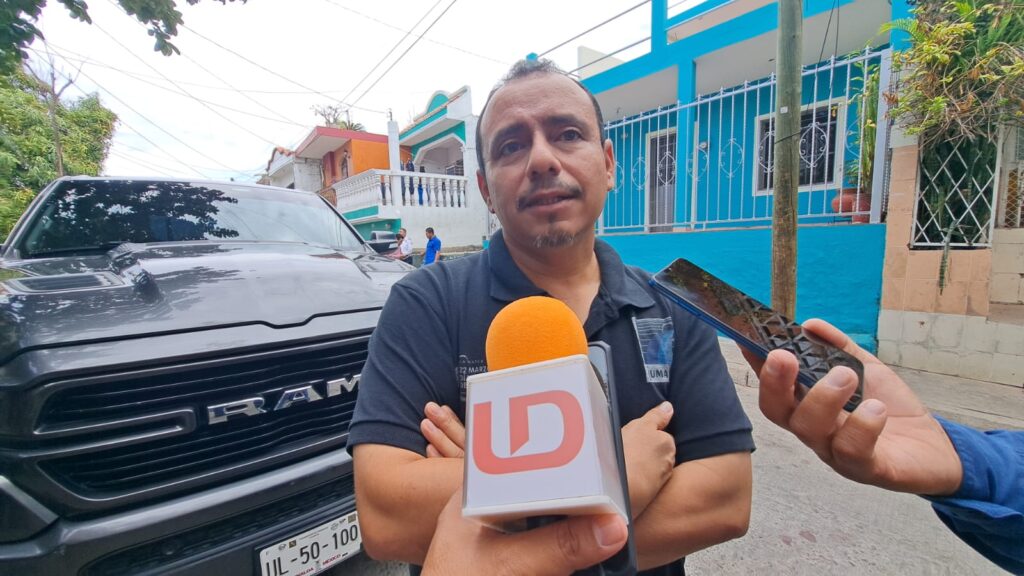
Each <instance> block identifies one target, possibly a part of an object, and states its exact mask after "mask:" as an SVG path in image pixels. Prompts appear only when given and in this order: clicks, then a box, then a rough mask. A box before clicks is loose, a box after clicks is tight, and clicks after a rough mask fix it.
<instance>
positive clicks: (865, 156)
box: [832, 61, 879, 223]
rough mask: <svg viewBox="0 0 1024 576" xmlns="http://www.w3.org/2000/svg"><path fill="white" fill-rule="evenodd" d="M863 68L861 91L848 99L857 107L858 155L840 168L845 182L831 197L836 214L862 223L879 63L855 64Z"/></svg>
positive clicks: (868, 203)
mask: <svg viewBox="0 0 1024 576" xmlns="http://www.w3.org/2000/svg"><path fill="white" fill-rule="evenodd" d="M855 67H856V68H859V69H860V70H862V71H863V74H862V75H861V77H860V78H859V80H860V83H861V86H862V88H861V91H860V93H859V94H856V95H854V96H852V97H851V98H850V102H849V103H850V104H851V105H856V107H857V132H856V134H855V137H856V139H857V142H858V144H860V155H859V156H858V157H856V158H852V159H850V160H849V161H847V162H846V165H845V166H844V167H843V173H844V179H843V182H844V184H846V186H845V187H843V189H842V190H840V191H839V193H838V194H836V196H835V198H833V199H832V211H833V212H835V213H837V214H850V213H853V212H857V214H853V217H852V221H853V222H856V223H865V222H868V221H869V220H870V216H869V215H868V214H865V212H867V211H868V210H870V209H871V180H872V178H873V176H874V166H875V134H876V132H877V130H878V120H877V118H878V80H879V77H878V64H875V63H869V62H866V61H864V62H859V63H857V64H856V65H855Z"/></svg>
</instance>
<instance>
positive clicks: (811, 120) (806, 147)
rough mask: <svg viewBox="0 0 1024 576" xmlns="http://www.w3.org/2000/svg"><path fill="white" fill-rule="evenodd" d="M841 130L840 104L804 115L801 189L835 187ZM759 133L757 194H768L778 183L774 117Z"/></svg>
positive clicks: (761, 124) (765, 120)
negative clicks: (824, 186) (818, 186)
mask: <svg viewBox="0 0 1024 576" xmlns="http://www.w3.org/2000/svg"><path fill="white" fill-rule="evenodd" d="M839 128H840V127H839V105H838V104H832V105H822V106H816V107H814V108H810V109H808V110H805V111H804V112H803V113H802V114H800V182H799V185H800V186H817V185H831V184H834V183H835V179H836V154H837V153H838V152H839V150H838V142H839V134H838V132H839ZM757 131H758V132H757V142H758V148H757V175H756V182H757V191H758V192H768V191H770V190H771V189H772V186H773V183H774V178H773V174H772V172H773V170H774V163H775V118H774V115H772V116H767V117H764V118H762V119H761V120H760V121H759V122H758V126H757Z"/></svg>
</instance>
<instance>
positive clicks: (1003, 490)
mask: <svg viewBox="0 0 1024 576" xmlns="http://www.w3.org/2000/svg"><path fill="white" fill-rule="evenodd" d="M804 329H805V330H809V331H810V332H812V333H814V334H815V335H816V336H818V337H819V338H821V339H822V340H825V341H826V342H829V343H830V344H832V345H834V346H836V347H838V348H841V349H843V350H845V351H846V352H849V353H850V354H853V355H854V356H856V357H857V358H858V359H860V361H861V362H863V363H864V401H863V402H862V403H861V404H860V406H858V407H857V409H856V410H854V411H853V412H852V413H846V412H844V411H843V405H844V404H845V403H846V402H847V400H849V399H850V396H851V395H852V394H853V392H854V390H855V389H856V387H857V376H856V375H855V374H854V372H853V371H852V370H850V369H848V368H844V367H840V368H835V369H833V370H832V371H831V372H829V373H828V374H827V375H826V376H825V377H824V378H822V379H821V380H820V381H819V382H818V383H817V384H816V385H815V386H814V387H813V388H811V390H810V391H809V392H808V393H807V395H806V396H805V397H804V398H803V400H797V398H796V396H795V395H794V391H795V390H794V386H795V385H796V375H797V370H798V364H797V359H796V357H795V356H793V355H792V354H790V353H789V352H785V351H782V350H776V351H773V352H771V353H770V354H769V355H768V357H767V359H765V360H763V361H762V360H761V359H759V358H757V357H756V356H754V355H753V354H750V353H748V352H746V351H744V355H745V356H746V357H747V361H748V362H750V364H751V366H752V367H753V368H754V370H755V371H757V372H758V373H759V377H760V380H761V385H760V390H759V401H760V406H761V411H762V412H763V413H764V415H765V416H766V417H767V418H768V419H769V420H771V421H772V422H774V423H775V424H777V425H779V426H781V427H782V428H785V429H786V430H789V431H790V432H792V433H793V434H794V435H795V436H796V437H797V438H799V439H800V440H801V441H802V442H803V443H804V444H806V445H807V446H808V447H810V448H811V449H812V450H814V453H815V454H817V455H818V458H820V459H821V460H822V461H823V462H825V463H826V464H828V465H829V466H831V467H832V469H834V470H835V471H836V472H838V473H839V474H841V475H843V476H845V477H847V478H849V479H851V480H855V481H857V482H860V483H863V484H871V485H874V486H879V487H882V488H886V489H889V490H895V491H898V492H909V493H912V494H919V495H921V496H924V497H925V498H927V499H928V500H929V501H931V503H932V508H933V509H934V510H935V513H936V514H938V516H939V518H940V519H941V520H942V522H943V523H945V524H946V526H947V527H949V529H950V530H952V531H953V532H954V533H955V534H956V535H957V536H958V537H960V538H961V539H962V540H963V541H964V542H966V543H967V544H969V545H970V546H971V547H972V548H974V549H975V550H977V551H978V552H980V553H981V554H982V555H983V556H985V557H986V558H988V559H989V560H991V561H992V562H994V563H995V564H997V565H999V566H1000V567H1001V568H1003V569H1005V570H1009V571H1010V572H1012V573H1014V574H1024V431H1005V430H1002V431H998V430H997V431H988V432H983V431H980V430H975V429H973V428H970V427H968V426H963V425H961V424H956V423H954V422H950V421H948V420H945V419H943V418H940V417H937V416H934V415H932V414H931V413H930V412H929V411H928V409H927V408H925V406H924V405H923V404H921V401H920V400H919V399H918V398H917V396H916V395H915V394H914V392H913V391H912V390H911V389H910V387H909V386H907V384H906V383H904V382H903V380H902V379H900V377H899V376H897V375H896V373H895V372H893V371H892V370H891V369H889V367H888V366H886V365H885V364H883V363H882V362H881V361H879V360H878V359H877V358H875V357H874V356H872V355H871V354H869V353H868V352H866V351H864V350H863V349H861V348H860V347H859V346H857V345H856V344H854V343H853V341H852V340H850V338H849V337H847V336H846V335H845V334H843V333H842V332H841V331H839V330H838V329H837V328H835V327H833V326H831V325H830V324H828V323H827V322H824V321H822V320H808V321H807V322H806V323H805V324H804Z"/></svg>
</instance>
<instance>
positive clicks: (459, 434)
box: [420, 402, 466, 458]
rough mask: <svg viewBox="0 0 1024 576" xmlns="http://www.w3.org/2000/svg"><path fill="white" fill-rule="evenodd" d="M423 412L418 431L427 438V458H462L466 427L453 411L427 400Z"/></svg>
mask: <svg viewBox="0 0 1024 576" xmlns="http://www.w3.org/2000/svg"><path fill="white" fill-rule="evenodd" d="M423 413H424V415H425V416H426V418H424V419H423V421H422V422H420V432H421V433H422V434H423V437H424V438H426V440H427V458H464V457H465V456H466V427H465V426H463V425H462V421H461V420H459V417H458V416H456V415H455V411H453V410H452V409H451V408H449V407H447V406H438V405H437V404H436V403H435V402H427V405H426V407H424V409H423Z"/></svg>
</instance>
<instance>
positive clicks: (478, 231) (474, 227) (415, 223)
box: [397, 191, 487, 253]
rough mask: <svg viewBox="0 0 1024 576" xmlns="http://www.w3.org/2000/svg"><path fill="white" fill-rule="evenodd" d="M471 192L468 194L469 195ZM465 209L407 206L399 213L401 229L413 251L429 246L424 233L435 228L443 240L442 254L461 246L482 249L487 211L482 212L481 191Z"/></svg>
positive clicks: (485, 232)
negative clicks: (405, 231) (410, 243)
mask: <svg viewBox="0 0 1024 576" xmlns="http://www.w3.org/2000/svg"><path fill="white" fill-rule="evenodd" d="M469 194H470V192H468V191H467V196H468V195H469ZM476 194H477V197H476V198H473V199H472V200H474V201H473V202H472V203H471V202H470V199H468V198H467V200H466V203H467V204H469V206H467V207H465V208H434V207H425V206H416V207H411V206H410V207H405V208H400V209H398V210H397V213H398V216H399V217H400V218H401V219H402V227H403V228H405V229H406V230H407V231H408V232H409V239H410V240H412V245H413V249H415V250H420V251H422V250H423V249H424V247H426V245H427V237H426V235H425V234H424V230H425V229H426V228H427V226H433V227H434V232H435V233H436V234H437V236H438V237H439V238H440V239H441V252H442V253H444V252H445V251H448V250H450V249H452V248H456V247H460V246H482V245H483V238H484V236H485V235H487V211H486V210H484V209H482V207H483V202H482V201H480V197H479V192H477V193H476Z"/></svg>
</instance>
